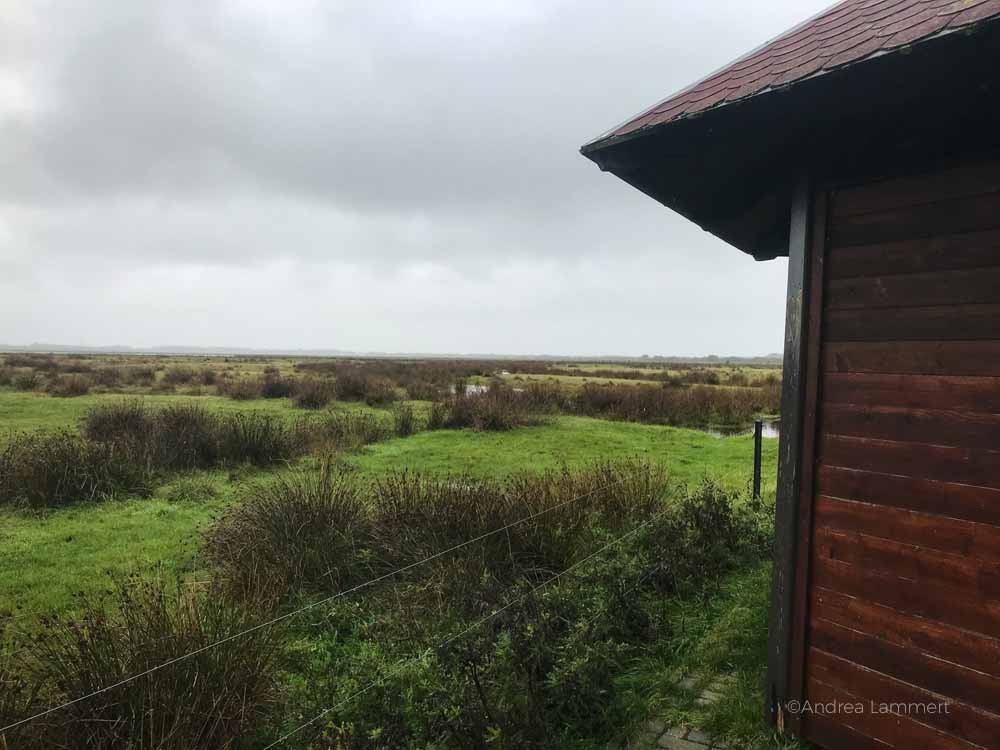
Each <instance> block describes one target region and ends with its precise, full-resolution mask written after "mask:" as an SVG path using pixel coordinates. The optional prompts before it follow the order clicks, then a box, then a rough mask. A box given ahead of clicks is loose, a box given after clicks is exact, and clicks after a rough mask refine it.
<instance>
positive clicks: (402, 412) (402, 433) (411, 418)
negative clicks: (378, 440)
mask: <svg viewBox="0 0 1000 750" xmlns="http://www.w3.org/2000/svg"><path fill="white" fill-rule="evenodd" d="M392 425H393V429H394V431H395V433H396V436H397V437H409V436H410V435H412V434H413V433H414V432H416V431H417V419H416V416H415V415H414V414H413V407H412V406H410V405H409V404H396V405H395V406H394V407H393V409H392Z"/></svg>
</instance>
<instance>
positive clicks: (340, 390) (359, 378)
mask: <svg viewBox="0 0 1000 750" xmlns="http://www.w3.org/2000/svg"><path fill="white" fill-rule="evenodd" d="M336 373H337V398H339V399H340V400H342V401H363V400H364V398H365V396H367V395H368V378H367V377H366V376H365V374H364V373H363V372H362V371H361V370H359V369H357V368H337V370H336Z"/></svg>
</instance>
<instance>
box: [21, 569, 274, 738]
mask: <svg viewBox="0 0 1000 750" xmlns="http://www.w3.org/2000/svg"><path fill="white" fill-rule="evenodd" d="M110 599H111V601H110V602H105V601H101V600H96V599H90V600H82V601H81V603H80V609H81V614H80V616H79V618H78V619H76V620H74V621H71V622H70V621H63V620H60V619H56V618H51V619H48V620H46V621H43V624H42V626H41V630H40V632H39V633H38V634H37V635H36V636H35V637H34V638H33V639H32V640H31V641H29V645H28V646H27V648H26V649H25V652H23V656H22V655H21V654H19V656H21V658H20V659H19V662H18V667H19V668H20V670H21V671H22V673H23V674H25V675H26V676H27V682H28V683H29V684H35V685H40V686H42V689H43V690H45V691H47V692H48V693H50V694H51V697H50V698H49V700H51V701H53V702H54V703H61V702H66V701H70V700H71V699H73V698H77V697H79V696H81V695H86V694H88V693H92V692H95V691H101V692H100V695H99V696H95V697H94V698H92V699H90V700H86V701H80V702H78V703H70V704H69V705H67V706H66V707H64V708H63V709H61V710H60V712H59V714H58V717H57V719H56V720H53V721H45V720H42V721H36V722H32V723H30V724H26V725H24V726H23V727H21V728H18V729H17V730H14V732H15V733H12V734H11V735H9V736H8V739H15V742H14V745H13V746H16V747H29V748H41V747H65V748H80V749H81V750H82V749H83V748H95V747H96V748H117V747H122V748H124V747H136V748H138V747H156V748H161V749H162V750H182V749H186V748H192V747H232V746H233V744H234V743H236V742H237V741H238V740H241V739H242V738H244V737H245V736H247V735H248V734H252V732H253V730H254V728H255V726H256V725H257V724H258V722H259V721H260V719H261V717H262V716H263V715H264V714H265V712H266V711H267V710H268V709H269V708H270V707H271V706H272V705H273V704H274V703H275V701H276V698H277V668H278V656H279V638H280V630H279V629H277V628H274V627H269V628H262V629H259V630H256V631H254V632H252V633H249V634H247V635H245V636H240V637H239V638H235V639H232V640H229V641H226V640H225V639H226V638H228V637H229V636H231V635H235V634H236V633H239V632H242V631H244V630H246V629H247V628H250V627H252V626H253V625H254V624H255V622H256V621H257V618H258V617H259V612H258V611H257V610H249V609H242V608H239V607H237V606H234V605H233V604H231V603H229V602H227V601H226V600H225V599H223V598H221V597H203V596H199V595H198V594H196V593H195V592H194V591H193V590H192V589H191V588H190V587H186V586H184V585H183V583H180V582H178V583H177V584H175V585H174V586H172V587H168V586H167V585H166V584H164V583H162V582H158V581H155V580H154V581H142V582H140V581H119V582H118V583H117V584H116V585H115V588H114V589H113V592H112V594H111V597H110ZM220 641H221V643H219V645H217V646H214V647H212V648H207V649H204V650H202V651H200V652H199V653H196V654H195V655H194V656H191V657H188V658H184V659H179V657H182V656H184V655H185V654H190V653H192V652H195V651H198V650H199V649H202V648H203V647H205V646H207V645H209V644H212V643H217V642H220ZM171 660H176V661H174V663H171V664H169V666H166V667H163V668H162V669H157V670H156V671H153V672H150V673H149V674H148V675H146V676H144V677H142V678H141V679H136V680H132V681H130V682H129V683H127V684H125V685H121V686H118V687H114V688H110V689H108V686H110V685H114V684H115V683H117V682H119V681H121V680H122V679H124V678H126V677H130V676H132V675H135V674H138V673H140V672H143V671H144V670H147V669H149V668H151V667H154V666H158V665H162V664H167V663H168V662H171ZM22 710H23V709H22ZM151 717H155V718H154V719H153V720H151Z"/></svg>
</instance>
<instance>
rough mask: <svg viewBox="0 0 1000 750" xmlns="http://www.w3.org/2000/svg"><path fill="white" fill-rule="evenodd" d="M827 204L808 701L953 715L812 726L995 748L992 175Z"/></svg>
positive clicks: (920, 180)
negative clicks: (939, 708) (919, 706)
mask: <svg viewBox="0 0 1000 750" xmlns="http://www.w3.org/2000/svg"><path fill="white" fill-rule="evenodd" d="M829 206H830V213H829V221H828V226H827V245H826V258H827V261H826V277H825V281H824V294H823V312H822V316H823V319H822V345H821V352H820V356H821V371H822V372H821V376H820V401H819V406H818V425H819V426H818V434H817V441H816V466H815V481H814V483H813V487H812V494H811V506H810V507H811V513H812V515H811V518H812V526H811V528H810V530H809V533H810V534H811V543H810V550H811V553H810V560H809V575H810V579H809V596H808V605H807V611H808V617H807V618H806V622H807V637H806V642H807V651H806V662H805V674H806V681H805V684H806V690H805V697H806V698H807V699H808V700H811V701H814V702H816V701H820V702H822V701H830V700H842V701H843V700H852V699H859V700H863V701H876V702H882V701H885V702H893V701H896V702H915V703H928V702H939V703H940V702H946V703H948V705H949V708H950V710H949V711H948V712H947V713H939V714H933V715H931V714H928V715H919V716H918V715H911V714H906V713H905V712H903V713H900V712H898V711H897V712H896V713H890V714H888V715H886V714H879V713H876V712H872V711H870V710H869V711H866V712H863V713H862V714H860V715H855V716H844V715H839V714H838V715H834V716H822V717H808V718H807V719H805V720H804V721H803V722H802V724H801V726H802V732H803V734H804V736H805V737H806V738H808V739H811V740H813V741H815V742H817V743H820V744H821V745H822V744H825V745H826V746H827V747H830V748H834V749H835V750H847V749H848V748H854V747H889V748H899V749H900V750H902V749H903V748H907V749H908V748H928V749H929V748H935V749H951V748H954V749H956V750H964V749H966V748H1000V165H998V164H996V163H992V164H976V165H971V166H969V167H963V168H959V169H954V170H949V171H946V172H939V173H936V174H932V175H925V176H908V177H905V178H901V179H899V180H890V181H886V182H881V183H872V184H866V185H862V186H858V187H851V188H843V189H838V190H834V191H833V192H832V193H831V194H830V198H829ZM859 738H864V739H859Z"/></svg>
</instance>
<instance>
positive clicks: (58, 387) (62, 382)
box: [46, 375, 91, 398]
mask: <svg viewBox="0 0 1000 750" xmlns="http://www.w3.org/2000/svg"><path fill="white" fill-rule="evenodd" d="M90 385H91V383H90V380H88V379H87V378H85V377H83V376H82V375H58V376H56V378H55V379H53V380H52V381H51V382H50V383H49V384H48V386H47V387H46V390H47V391H48V392H49V394H51V395H53V396H59V397H61V398H73V397H76V396H86V395H87V394H88V393H90Z"/></svg>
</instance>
